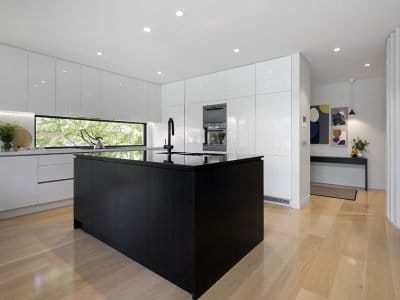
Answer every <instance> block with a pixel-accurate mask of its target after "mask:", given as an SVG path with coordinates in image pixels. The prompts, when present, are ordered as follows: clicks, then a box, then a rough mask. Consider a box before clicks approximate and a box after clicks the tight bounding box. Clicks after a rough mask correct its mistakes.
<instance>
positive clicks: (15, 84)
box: [0, 45, 28, 111]
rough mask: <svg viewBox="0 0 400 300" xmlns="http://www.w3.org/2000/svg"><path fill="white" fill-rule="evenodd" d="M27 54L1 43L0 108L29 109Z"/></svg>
mask: <svg viewBox="0 0 400 300" xmlns="http://www.w3.org/2000/svg"><path fill="white" fill-rule="evenodd" d="M27 56H28V55H27V52H26V51H23V50H20V49H16V48H12V47H8V46H4V45H0V110H10V111H27V108H28V107H27V105H28V104H27V66H28V61H27Z"/></svg>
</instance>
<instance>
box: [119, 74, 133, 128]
mask: <svg viewBox="0 0 400 300" xmlns="http://www.w3.org/2000/svg"><path fill="white" fill-rule="evenodd" d="M134 87H135V85H134V82H133V80H132V79H130V78H127V77H122V78H121V84H120V98H119V105H118V112H117V119H118V120H123V121H134V119H135V116H136V114H135V109H136V107H135V98H134V94H135V93H134Z"/></svg>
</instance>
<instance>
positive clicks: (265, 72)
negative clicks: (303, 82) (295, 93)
mask: <svg viewBox="0 0 400 300" xmlns="http://www.w3.org/2000/svg"><path fill="white" fill-rule="evenodd" d="M291 62H292V58H291V56H286V57H281V58H278V59H272V60H268V61H265V62H262V63H258V64H256V93H257V95H261V94H269V93H277V92H282V91H289V90H291V86H292V63H291Z"/></svg>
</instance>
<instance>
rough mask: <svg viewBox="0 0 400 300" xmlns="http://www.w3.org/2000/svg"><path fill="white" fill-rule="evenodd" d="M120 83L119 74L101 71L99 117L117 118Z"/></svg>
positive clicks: (106, 118)
mask: <svg viewBox="0 0 400 300" xmlns="http://www.w3.org/2000/svg"><path fill="white" fill-rule="evenodd" d="M121 85H122V77H121V76H119V75H115V74H113V73H110V72H102V85H101V87H102V97H101V114H100V117H101V118H103V119H105V120H115V119H118V105H119V98H120V89H121Z"/></svg>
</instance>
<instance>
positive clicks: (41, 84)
mask: <svg viewBox="0 0 400 300" xmlns="http://www.w3.org/2000/svg"><path fill="white" fill-rule="evenodd" d="M28 110H29V111H31V112H35V113H37V114H44V115H54V114H55V112H56V99H55V61H54V59H52V58H50V57H47V56H43V55H38V54H33V53H29V55H28Z"/></svg>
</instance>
